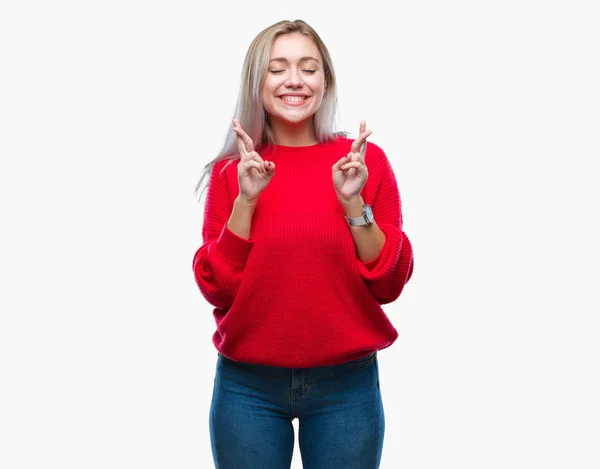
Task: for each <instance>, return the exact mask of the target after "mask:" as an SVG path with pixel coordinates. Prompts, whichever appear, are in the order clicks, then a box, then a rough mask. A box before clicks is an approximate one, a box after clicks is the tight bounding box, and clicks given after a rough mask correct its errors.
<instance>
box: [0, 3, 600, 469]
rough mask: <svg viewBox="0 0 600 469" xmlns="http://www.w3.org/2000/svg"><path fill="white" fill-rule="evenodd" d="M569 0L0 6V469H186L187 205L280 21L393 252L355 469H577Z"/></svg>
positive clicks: (590, 349) (199, 360)
mask: <svg viewBox="0 0 600 469" xmlns="http://www.w3.org/2000/svg"><path fill="white" fill-rule="evenodd" d="M593 3H594V2H592V1H589V2H583V1H573V0H572V1H569V2H567V1H562V2H561V1H550V2H542V1H537V2H536V1H529V0H519V1H502V2H500V1H497V2H491V1H487V2H482V1H465V0H459V1H454V2H445V1H419V2H401V3H398V4H396V5H395V6H394V9H392V7H391V5H392V2H389V3H388V2H383V1H369V2H356V3H352V2H348V1H344V2H337V3H335V2H330V3H327V2H324V1H318V2H317V1H308V0H306V1H303V2H281V1H273V2H231V1H229V2H215V3H205V4H202V3H201V2H200V1H176V0H170V1H168V2H167V1H146V2H142V1H133V0H119V1H102V2H99V1H96V2H92V1H87V2H81V1H70V2H68V1H54V2H41V1H38V2H33V1H16V0H14V1H7V2H3V3H2V6H1V7H0V54H1V55H0V67H1V73H0V85H1V86H0V99H1V101H0V116H1V117H0V118H1V121H0V125H1V127H0V144H1V148H0V152H1V157H2V158H1V167H0V204H1V217H2V218H1V219H2V229H1V236H2V239H1V241H2V242H1V247H0V249H1V251H0V254H1V259H0V269H1V281H2V284H1V285H2V291H1V294H0V302H1V304H0V311H1V323H0V380H1V383H0V384H1V386H0V393H1V398H0V441H1V449H0V467H2V468H4V469H17V468H36V469H39V468H48V467H60V468H62V469H67V468H68V469H70V468H77V469H81V468H86V469H88V468H90V469H91V468H102V469H105V468H111V469H117V468H119V469H120V468H126V469H130V468H145V469H151V468H178V469H184V468H198V467H212V456H211V452H210V441H209V433H208V411H209V405H210V398H211V395H212V386H213V379H214V371H215V364H216V351H215V349H214V347H213V345H212V342H211V337H212V334H213V332H214V328H215V324H214V320H213V318H212V309H211V307H210V306H209V305H208V303H206V302H205V301H204V299H203V297H202V296H201V294H200V292H199V290H198V288H197V286H196V285H195V282H194V279H193V274H192V270H191V261H192V256H193V254H194V252H195V250H196V249H197V248H198V247H199V246H200V243H201V226H202V209H203V205H202V204H201V203H198V202H197V201H196V200H195V199H194V197H193V196H192V191H193V188H194V185H195V183H196V181H197V179H198V178H199V176H200V174H201V170H202V166H203V165H204V164H206V163H207V162H208V161H209V160H210V159H212V158H213V157H214V156H215V154H216V152H217V151H218V150H219V148H220V146H221V143H222V140H223V138H224V136H225V133H226V131H227V129H228V127H229V123H230V119H231V118H232V117H233V115H232V113H233V108H234V105H235V100H236V98H237V93H238V85H239V77H240V71H241V65H242V61H243V58H244V55H245V53H246V49H247V47H248V46H249V44H250V42H251V41H252V39H253V37H254V36H255V35H256V34H257V33H258V32H259V31H260V30H262V29H263V28H264V27H266V26H268V25H270V24H272V23H274V22H276V21H279V20H281V19H296V18H301V19H304V20H305V21H307V22H308V23H309V24H311V25H312V26H313V27H315V28H316V30H317V31H318V32H319V34H320V35H321V36H322V38H323V40H324V41H325V43H326V44H327V45H328V47H329V49H330V52H331V54H332V56H333V60H334V66H335V68H336V72H337V74H338V79H339V84H340V90H339V99H340V110H341V122H342V124H343V128H344V129H345V130H348V131H350V132H351V136H353V137H354V136H356V134H357V131H358V124H359V122H360V120H361V119H366V121H367V125H368V127H369V128H370V129H372V130H373V135H372V136H371V138H370V140H371V141H373V142H376V143H377V144H379V145H380V146H381V147H382V148H383V149H384V150H385V151H386V153H387V154H388V157H389V158H390V160H391V161H392V165H393V167H394V170H395V172H396V176H397V179H398V185H399V188H400V192H401V196H402V201H403V213H404V229H405V231H406V233H407V234H408V236H409V237H410V239H411V241H412V244H413V248H414V252H415V271H414V276H413V278H412V280H411V281H410V283H409V284H408V285H407V287H406V289H405V291H404V292H403V294H402V296H401V298H400V299H399V300H398V301H396V302H395V303H392V304H391V305H387V306H386V307H385V309H386V312H387V313H388V314H389V316H390V318H391V319H392V321H393V323H394V325H395V326H396V327H397V329H398V331H399V333H400V337H399V339H398V341H397V342H396V343H395V344H394V345H393V346H392V347H390V348H388V349H386V350H384V351H382V352H380V354H379V360H380V373H381V389H382V392H383V399H384V406H385V410H386V419H387V427H386V435H385V445H384V453H383V460H382V464H381V468H382V469H397V468H403V469H426V468H427V469H429V468H431V469H433V468H435V469H439V468H449V467H460V468H461V469H471V468H473V469H481V468H485V469H492V468H502V469H506V468H512V469H516V468H523V469H530V468H545V469H548V468H568V469H571V468H577V469H588V468H589V469H592V468H594V469H597V468H598V467H600V449H599V446H598V445H599V442H600V426H599V422H600V404H599V399H598V396H600V383H599V369H600V367H599V357H600V346H599V340H598V337H599V332H600V330H599V320H598V314H599V313H600V307H599V301H598V299H597V297H598V292H599V289H598V279H599V276H598V262H599V261H600V259H599V255H598V236H599V234H600V233H599V232H598V229H597V227H596V226H595V224H596V223H597V222H598V207H597V205H598V201H599V200H600V197H599V194H598V189H597V186H598V176H597V175H598V172H597V170H593V169H592V166H591V165H592V163H594V160H597V159H598V157H599V156H600V148H599V147H600V145H599V130H600V112H599V109H600V93H599V88H600V87H599V86H598V83H600V70H599V60H598V59H599V56H600V54H599V50H598V49H599V47H598V44H600V37H599V36H600V35H599V28H598V24H599V20H600V18H599V16H598V14H597V13H596V12H595V11H593V9H592V4H593ZM295 426H296V427H297V421H296V422H295ZM293 467H294V468H300V467H301V462H300V455H299V449H298V447H297V446H296V448H295V454H294V462H293Z"/></svg>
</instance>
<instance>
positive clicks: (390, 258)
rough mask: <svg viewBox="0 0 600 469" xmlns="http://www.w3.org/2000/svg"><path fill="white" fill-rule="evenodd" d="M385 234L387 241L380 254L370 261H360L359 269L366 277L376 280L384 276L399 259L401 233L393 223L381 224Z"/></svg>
mask: <svg viewBox="0 0 600 469" xmlns="http://www.w3.org/2000/svg"><path fill="white" fill-rule="evenodd" d="M379 228H380V229H381V231H383V233H384V234H385V243H384V244H383V247H382V248H381V252H380V253H379V255H378V256H377V257H376V258H375V259H373V260H372V261H369V262H362V261H360V260H359V261H358V269H359V272H360V274H361V275H362V276H363V277H364V278H365V279H370V280H376V279H379V278H382V277H384V276H385V275H386V274H387V273H388V272H389V271H390V270H391V269H393V267H394V264H395V263H396V261H397V260H398V254H399V246H400V244H401V234H400V232H399V231H398V230H397V229H396V228H395V227H393V226H392V225H385V224H383V225H379Z"/></svg>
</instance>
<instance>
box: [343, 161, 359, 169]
mask: <svg viewBox="0 0 600 469" xmlns="http://www.w3.org/2000/svg"><path fill="white" fill-rule="evenodd" d="M361 167H364V165H363V164H362V163H360V162H358V161H355V162H352V163H346V164H343V165H342V169H344V170H345V169H350V168H356V169H360V168H361Z"/></svg>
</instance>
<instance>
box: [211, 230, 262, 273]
mask: <svg viewBox="0 0 600 469" xmlns="http://www.w3.org/2000/svg"><path fill="white" fill-rule="evenodd" d="M253 246H254V240H253V239H252V236H251V237H250V239H245V238H242V237H241V236H238V235H236V234H235V233H234V232H233V231H231V230H230V229H229V228H228V227H227V224H225V225H224V226H223V230H222V231H221V234H220V235H219V237H218V238H217V241H216V243H215V247H216V250H217V251H218V252H219V253H220V254H221V256H223V257H224V258H225V259H227V260H229V261H231V262H235V263H237V264H245V263H246V260H247V259H248V255H249V254H250V251H251V250H252V247H253Z"/></svg>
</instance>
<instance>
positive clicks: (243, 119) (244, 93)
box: [194, 20, 347, 199]
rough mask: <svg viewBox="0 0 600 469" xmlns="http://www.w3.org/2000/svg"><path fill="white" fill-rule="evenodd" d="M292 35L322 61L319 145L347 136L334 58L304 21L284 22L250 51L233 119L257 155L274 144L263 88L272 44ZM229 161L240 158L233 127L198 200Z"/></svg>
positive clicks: (208, 171)
mask: <svg viewBox="0 0 600 469" xmlns="http://www.w3.org/2000/svg"><path fill="white" fill-rule="evenodd" d="M291 33H300V34H304V35H305V36H307V37H308V38H310V39H311V40H312V41H313V42H314V44H315V46H316V47H317V49H318V50H319V53H320V54H321V57H322V59H323V69H324V74H325V83H326V84H327V92H326V93H325V95H324V97H323V101H322V103H321V105H320V106H319V109H318V110H317V112H316V113H315V115H314V116H313V124H314V129H315V136H316V138H317V140H318V141H319V142H326V141H328V140H330V139H332V138H334V137H336V136H337V135H347V133H346V132H334V127H335V124H336V122H335V120H336V112H337V108H338V103H337V93H336V79H335V73H334V70H333V63H332V60H331V56H330V55H329V51H328V50H327V47H326V46H325V43H324V42H323V41H322V40H321V38H320V37H319V35H318V34H317V32H316V31H315V30H314V29H313V28H312V27H310V26H309V25H308V24H307V23H305V22H304V21H302V20H295V21H285V20H284V21H279V22H278V23H275V24H273V25H271V26H269V27H267V28H265V29H264V30H262V31H261V32H260V33H258V35H257V36H256V37H255V38H254V40H253V41H252V43H251V44H250V47H249V48H248V52H247V53H246V58H245V60H244V65H243V69H242V81H241V85H240V91H239V95H238V101H237V104H236V107H235V112H234V117H235V118H236V119H237V120H238V121H239V122H240V125H241V127H242V129H244V131H245V132H246V133H247V134H248V136H249V137H250V138H251V139H252V141H253V142H254V148H255V150H256V151H259V150H260V148H261V147H262V146H263V145H265V144H267V143H275V142H274V141H273V136H272V132H271V129H270V127H269V123H268V119H267V115H266V113H265V109H264V107H263V105H262V87H263V83H264V78H265V75H266V73H267V69H268V66H269V60H270V59H271V48H272V45H273V42H274V41H275V39H277V38H278V37H279V36H281V35H283V34H291ZM227 158H228V159H230V160H231V161H234V160H237V159H239V158H240V155H239V153H238V149H237V145H236V133H235V132H233V126H232V125H230V131H229V132H228V133H227V137H226V138H225V142H224V143H223V147H222V148H221V151H220V152H219V154H218V155H217V157H216V158H214V159H213V160H211V161H210V162H209V163H207V164H206V165H205V166H204V170H203V174H202V177H201V178H200V181H198V184H197V185H196V189H195V190H194V194H195V195H196V196H198V199H200V198H201V197H202V192H203V191H204V190H202V192H200V188H201V186H202V182H203V181H204V179H205V178H207V177H208V176H210V174H211V173H212V169H213V167H214V166H215V164H217V163H218V162H219V161H222V160H225V159H227ZM231 161H230V162H231ZM226 166H227V165H226ZM223 169H224V168H223ZM205 188H206V187H205ZM198 194H199V195H198Z"/></svg>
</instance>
